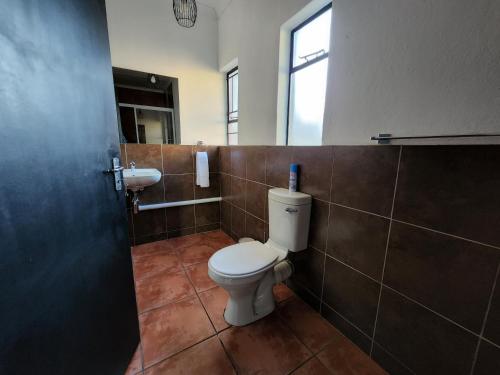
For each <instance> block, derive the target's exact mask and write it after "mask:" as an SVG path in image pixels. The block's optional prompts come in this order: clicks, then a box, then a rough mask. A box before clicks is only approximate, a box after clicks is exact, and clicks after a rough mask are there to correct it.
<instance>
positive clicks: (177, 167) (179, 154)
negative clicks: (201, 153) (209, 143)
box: [162, 145, 194, 174]
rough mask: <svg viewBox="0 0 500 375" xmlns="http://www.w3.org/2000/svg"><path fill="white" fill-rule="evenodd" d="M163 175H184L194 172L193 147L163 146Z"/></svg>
mask: <svg viewBox="0 0 500 375" xmlns="http://www.w3.org/2000/svg"><path fill="white" fill-rule="evenodd" d="M162 148H163V150H162V151H163V173H165V174H183V173H193V172H194V167H193V166H194V160H193V146H182V145H162Z"/></svg>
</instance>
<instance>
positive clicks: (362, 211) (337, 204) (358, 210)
mask: <svg viewBox="0 0 500 375" xmlns="http://www.w3.org/2000/svg"><path fill="white" fill-rule="evenodd" d="M314 199H318V198H314ZM318 200H319V201H322V202H324V203H329V204H332V205H334V206H338V207H342V208H346V209H348V210H352V211H357V212H361V213H364V214H367V215H371V216H377V217H380V218H382V219H387V220H391V218H390V217H389V216H384V215H380V214H376V213H374V212H370V211H365V210H362V209H359V208H355V207H351V206H346V205H345V204H340V203H336V202H327V201H324V200H322V199H318Z"/></svg>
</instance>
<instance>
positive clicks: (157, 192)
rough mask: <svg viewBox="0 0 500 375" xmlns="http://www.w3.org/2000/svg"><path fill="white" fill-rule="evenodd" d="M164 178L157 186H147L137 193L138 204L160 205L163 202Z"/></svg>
mask: <svg viewBox="0 0 500 375" xmlns="http://www.w3.org/2000/svg"><path fill="white" fill-rule="evenodd" d="M163 182H164V177H163V176H162V177H161V179H160V181H159V182H158V183H157V184H154V185H151V186H148V187H147V188H146V189H144V190H143V191H141V192H140V193H139V200H140V204H152V203H161V202H164V201H165V191H164V185H163Z"/></svg>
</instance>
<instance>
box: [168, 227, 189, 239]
mask: <svg viewBox="0 0 500 375" xmlns="http://www.w3.org/2000/svg"><path fill="white" fill-rule="evenodd" d="M194 233H195V229H194V228H184V229H179V230H173V231H170V232H168V238H169V239H170V238H177V237H183V236H189V235H191V234H194Z"/></svg>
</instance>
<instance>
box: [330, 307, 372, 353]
mask: <svg viewBox="0 0 500 375" xmlns="http://www.w3.org/2000/svg"><path fill="white" fill-rule="evenodd" d="M324 304H325V306H326V307H328V308H329V309H330V310H332V311H333V312H334V313H335V314H337V315H338V316H340V317H341V318H342V319H343V320H345V321H346V322H347V323H348V324H349V325H350V326H352V327H353V328H354V329H355V330H356V331H358V332H359V333H361V334H362V335H363V336H364V337H366V338H367V339H368V340H370V341H371V338H370V336H369V335H368V334H366V333H365V332H364V331H363V330H362V329H361V328H359V327H358V326H357V325H356V324H354V323H353V322H351V321H350V320H349V319H347V318H346V317H345V316H344V315H343V314H341V313H339V312H338V311H337V310H335V309H334V308H333V307H332V306H330V305H329V304H328V303H326V302H324ZM332 325H333V324H332ZM334 327H335V326H334ZM335 328H336V327H335ZM336 329H337V330H338V331H339V332H341V333H342V331H340V330H339V329H338V328H336ZM342 335H344V336H345V337H347V336H346V335H345V334H343V333H342ZM347 338H348V337H347ZM349 340H350V339H349ZM356 346H357V345H356ZM367 355H368V354H367Z"/></svg>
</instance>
